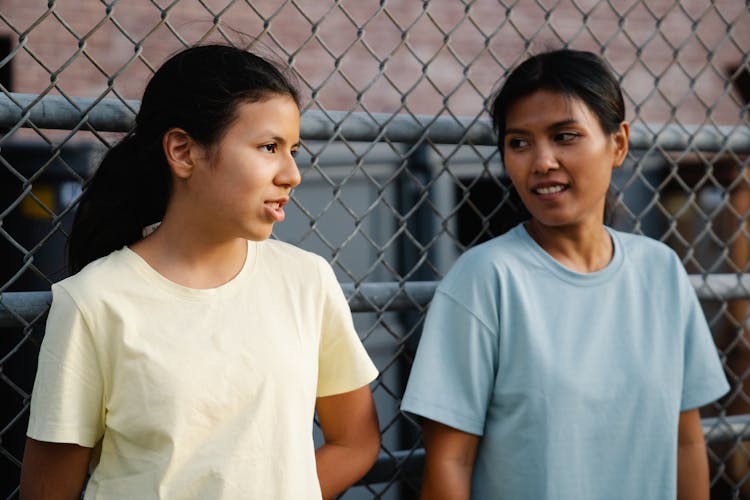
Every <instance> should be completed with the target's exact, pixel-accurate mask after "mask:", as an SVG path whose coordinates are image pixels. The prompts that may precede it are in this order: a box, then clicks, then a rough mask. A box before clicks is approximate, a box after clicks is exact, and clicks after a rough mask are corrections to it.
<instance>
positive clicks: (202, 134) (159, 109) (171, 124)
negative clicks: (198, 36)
mask: <svg viewBox="0 0 750 500" xmlns="http://www.w3.org/2000/svg"><path fill="white" fill-rule="evenodd" d="M271 94H280V95H287V96H290V97H292V98H293V99H294V101H295V102H296V103H297V105H298V106H299V93H298V91H297V89H296V88H295V86H294V85H293V83H292V82H291V81H290V78H289V77H288V75H285V74H284V72H282V70H281V69H279V68H278V67H277V66H275V65H274V64H272V63H271V62H269V61H268V60H266V59H264V58H262V57H260V56H257V55H255V54H252V53H250V52H247V51H245V50H242V49H237V48H234V47H231V46H226V45H203V46H197V47H192V48H188V49H185V50H183V51H181V52H179V53H177V54H175V55H174V56H172V57H171V58H170V59H169V60H168V61H167V62H165V63H164V65H163V66H161V68H159V70H158V71H157V72H156V73H155V74H154V76H153V77H152V78H151V80H150V81H149V82H148V85H147V86H146V90H145V91H144V93H143V99H142V100H141V105H140V109H139V111H138V114H137V115H136V118H135V127H134V128H133V130H132V131H131V132H130V133H129V134H128V135H127V136H126V137H125V138H124V139H122V140H121V141H120V142H119V143H117V144H116V145H115V146H114V147H112V148H111V149H110V150H109V151H108V152H107V154H106V155H105V156H104V158H103V159H102V161H101V163H100V165H99V168H98V169H97V171H96V173H95V174H94V175H93V176H92V178H91V179H90V180H89V181H88V182H87V183H86V185H85V186H84V188H85V190H84V192H83V195H82V196H81V200H80V204H79V206H78V209H77V212H76V215H75V219H74V222H73V229H72V231H71V234H70V238H69V240H68V267H69V269H70V272H71V273H76V272H78V271H79V270H81V269H82V268H83V267H84V266H85V265H86V264H88V263H89V262H91V261H93V260H95V259H98V258H99V257H103V256H105V255H107V254H109V253H110V252H112V251H114V250H118V249H119V248H122V247H123V246H124V245H130V244H132V243H134V242H136V241H138V240H139V239H141V238H142V230H143V228H144V227H145V226H147V225H150V224H153V223H155V222H158V221H160V220H161V219H162V217H163V216H164V212H165V211H166V208H167V203H168V201H169V197H170V191H171V181H172V176H171V173H170V170H169V166H168V164H167V161H166V158H165V156H164V151H163V150H162V137H163V136H164V133H165V132H167V130H169V129H170V128H181V129H183V130H185V131H186V132H187V133H188V134H189V135H190V137H191V138H192V139H194V140H195V141H196V142H198V143H199V144H201V145H203V146H206V147H210V146H212V145H215V144H216V143H218V142H219V141H220V140H221V138H222V136H223V134H224V133H225V132H226V130H227V128H228V127H229V126H230V125H231V124H232V123H233V122H234V120H235V119H236V118H237V107H238V105H239V104H242V103H245V102H257V101H260V100H263V99H265V98H266V97H268V96H269V95H271Z"/></svg>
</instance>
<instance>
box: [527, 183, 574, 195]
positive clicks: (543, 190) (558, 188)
mask: <svg viewBox="0 0 750 500" xmlns="http://www.w3.org/2000/svg"><path fill="white" fill-rule="evenodd" d="M569 187H570V186H568V185H567V184H544V185H537V186H534V187H533V188H531V192H532V193H534V194H538V195H541V196H549V195H553V194H557V193H561V192H563V191H565V190H567V189H568V188H569Z"/></svg>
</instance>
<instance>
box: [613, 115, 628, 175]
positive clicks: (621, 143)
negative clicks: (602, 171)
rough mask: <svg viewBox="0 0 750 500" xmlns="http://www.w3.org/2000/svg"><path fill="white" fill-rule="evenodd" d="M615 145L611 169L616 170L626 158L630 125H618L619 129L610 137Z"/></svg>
mask: <svg viewBox="0 0 750 500" xmlns="http://www.w3.org/2000/svg"><path fill="white" fill-rule="evenodd" d="M612 138H613V140H614V143H615V151H614V158H613V159H614V162H613V164H612V168H618V167H619V166H620V165H622V163H623V162H624V161H625V158H626V157H627V156H628V147H629V146H628V145H629V141H630V124H629V123H628V122H625V121H624V122H622V123H620V127H619V128H618V129H617V132H615V133H614V134H613V135H612Z"/></svg>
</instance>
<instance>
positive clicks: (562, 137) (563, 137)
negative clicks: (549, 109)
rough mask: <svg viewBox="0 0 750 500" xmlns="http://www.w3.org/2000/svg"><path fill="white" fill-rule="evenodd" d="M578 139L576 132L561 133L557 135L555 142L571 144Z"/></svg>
mask: <svg viewBox="0 0 750 500" xmlns="http://www.w3.org/2000/svg"><path fill="white" fill-rule="evenodd" d="M577 137H578V134H577V133H575V132H560V133H558V134H556V135H555V140H556V141H558V142H571V141H573V140H575V139H576V138H577Z"/></svg>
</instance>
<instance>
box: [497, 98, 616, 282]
mask: <svg viewBox="0 0 750 500" xmlns="http://www.w3.org/2000/svg"><path fill="white" fill-rule="evenodd" d="M540 109H543V110H545V112H544V113H539V112H538V110H540ZM506 123H507V125H506V127H507V128H506V130H507V132H506V135H505V138H504V145H505V154H504V156H503V161H504V164H505V167H506V170H507V172H508V175H509V176H510V178H511V181H512V182H513V185H514V186H515V188H516V190H517V191H518V194H519V196H520V197H521V200H523V202H524V205H525V206H526V207H527V208H528V210H529V212H530V213H531V215H532V218H531V220H530V221H529V222H528V224H527V225H526V228H527V230H528V231H529V234H530V235H531V236H532V237H533V238H534V239H535V240H536V241H537V243H539V245H540V246H541V247H542V248H544V249H545V250H546V251H547V252H548V253H549V254H550V255H552V257H554V258H555V259H557V260H558V261H559V262H560V263H561V264H563V265H565V266H567V267H569V268H570V269H572V270H574V271H578V272H582V273H586V272H593V271H597V270H599V269H602V268H604V267H606V265H607V264H608V263H609V261H610V260H611V258H612V251H613V248H612V242H611V240H610V238H609V235H608V234H607V232H606V230H605V229H604V204H605V201H606V195H607V190H608V189H609V184H610V180H611V178H612V170H613V169H615V168H617V167H619V166H620V165H621V164H622V162H623V161H624V160H625V157H626V155H627V152H628V137H629V132H630V129H629V126H628V124H627V122H622V123H621V124H620V126H619V128H618V130H617V132H615V133H614V134H606V133H604V131H603V130H602V127H601V125H600V123H599V120H598V119H597V117H596V115H594V114H593V113H592V112H591V110H590V109H589V108H588V106H586V105H585V104H584V103H583V102H582V101H580V100H578V99H574V98H569V97H566V96H564V95H562V94H560V93H557V92H550V91H544V90H542V91H537V92H535V93H533V94H531V95H529V96H526V97H524V98H522V99H519V100H518V101H517V102H516V103H514V104H513V105H512V106H510V108H509V109H508V114H507V117H506ZM560 188H562V191H559V192H549V193H545V192H544V190H545V189H546V190H556V189H560Z"/></svg>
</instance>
